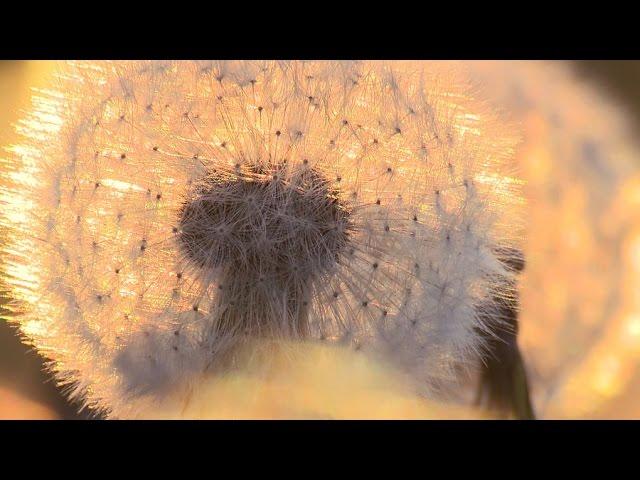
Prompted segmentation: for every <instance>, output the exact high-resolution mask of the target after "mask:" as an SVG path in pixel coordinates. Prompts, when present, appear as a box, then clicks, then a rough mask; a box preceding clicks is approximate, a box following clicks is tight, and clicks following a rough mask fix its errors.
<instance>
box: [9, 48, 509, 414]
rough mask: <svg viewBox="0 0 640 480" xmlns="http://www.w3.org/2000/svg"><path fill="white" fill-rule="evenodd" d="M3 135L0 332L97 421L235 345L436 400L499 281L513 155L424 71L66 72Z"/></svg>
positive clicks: (171, 68) (474, 337) (437, 68)
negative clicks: (10, 141) (307, 354)
mask: <svg viewBox="0 0 640 480" xmlns="http://www.w3.org/2000/svg"><path fill="white" fill-rule="evenodd" d="M19 130H20V132H21V133H23V134H24V141H23V144H22V145H21V146H18V147H14V149H13V153H12V155H11V156H10V158H9V159H8V160H6V164H7V168H8V170H9V172H10V173H9V176H10V179H9V181H8V182H7V183H6V185H3V186H2V190H1V193H0V194H1V200H2V202H3V205H5V206H6V208H5V212H3V215H2V225H3V227H4V228H5V229H6V230H7V232H8V238H9V239H8V242H7V244H6V246H5V247H4V252H5V255H6V257H7V261H6V262H5V265H4V281H5V282H6V283H7V284H8V287H9V288H10V289H11V291H12V293H13V296H14V298H15V302H14V309H15V310H16V313H17V315H16V317H15V318H16V320H17V321H18V322H19V324H20V325H21V328H22V332H23V333H24V334H25V335H26V336H27V337H28V338H29V339H30V341H32V342H33V343H34V344H35V345H36V346H37V348H38V349H39V350H40V351H41V352H42V353H43V354H45V355H47V356H49V357H50V358H51V359H52V361H53V363H52V368H53V369H54V370H55V371H56V372H57V375H58V379H59V380H60V381H61V382H62V383H67V384H68V385H69V389H70V394H71V396H72V397H76V398H81V399H82V400H83V401H84V402H85V403H86V404H87V405H89V406H91V407H95V408H98V409H103V410H105V411H108V412H109V413H110V414H111V415H112V416H116V417H126V416H131V415H134V414H135V413H136V412H138V411H139V410H140V408H143V406H144V405H149V404H150V403H153V402H154V401H159V399H162V397H163V396H165V395H166V394H167V392H169V391H170V392H173V393H175V392H184V395H185V398H189V392H191V391H193V389H195V388H197V385H198V383H199V381H200V380H201V379H202V378H203V375H208V374H210V373H215V372H227V371H228V370H229V369H233V365H234V361H233V358H234V352H235V351H236V350H237V349H236V346H237V345H239V344H242V343H243V342H244V341H245V339H247V338H269V339H275V340H278V339H283V340H284V339H286V340H292V339H293V340H305V341H311V342H313V341H320V342H324V343H329V344H331V345H335V346H336V347H345V348H351V349H353V350H354V351H357V352H358V353H359V354H362V355H370V356H374V357H376V358H378V359H381V360H382V361H384V362H387V363H389V364H392V365H393V366H394V368H398V369H399V370H400V371H403V372H405V373H406V374H407V375H408V376H409V377H411V378H412V379H413V380H414V383H415V385H416V389H417V390H419V391H420V392H421V393H431V392H435V391H436V390H437V389H438V388H439V385H440V384H442V383H444V382H446V381H450V380H451V378H452V376H453V372H454V369H455V368H457V367H458V366H459V365H460V364H461V363H464V361H465V359H466V358H467V357H469V356H470V355H472V354H474V353H475V352H477V351H478V350H480V349H481V347H482V345H481V342H482V340H481V338H480V336H479V335H478V334H477V333H476V328H477V327H478V326H480V327H482V322H483V321H484V320H483V319H486V318H489V317H487V315H484V313H487V311H490V310H491V309H492V308H493V307H492V305H491V302H488V301H487V299H488V298H490V297H491V296H492V295H493V292H494V291H495V287H496V285H497V284H499V283H500V284H503V283H504V284H505V285H506V284H507V283H508V282H503V281H502V280H501V279H503V278H505V277H508V276H509V275H511V272H510V271H509V269H508V268H506V267H505V264H504V263H503V262H502V261H501V260H500V258H499V255H498V253H496V248H497V247H509V246H514V245H515V244H517V242H518V234H517V233H516V232H517V229H514V228H513V225H514V220H516V219H517V215H516V210H517V206H518V204H519V202H520V200H519V196H518V187H519V182H518V181H517V180H514V178H515V177H514V176H513V172H512V169H511V163H510V159H511V157H512V153H513V149H514V145H515V142H514V138H513V137H512V136H511V135H510V134H509V133H508V132H506V131H505V129H504V127H503V126H502V125H501V124H500V123H499V122H498V121H497V120H496V119H495V118H494V116H493V115H492V114H491V112H490V111H488V110H487V109H486V108H485V107H484V106H483V105H482V103H480V102H478V101H476V100H475V99H474V98H473V95H471V93H469V90H468V89H467V88H466V87H465V82H464V80H462V77H461V76H460V75H459V74H458V73H457V72H449V71H448V70H447V69H446V68H445V66H444V65H441V64H439V63H438V62H425V63H417V64H416V63H409V64H401V63H397V64H396V63H391V64H385V63H382V62H271V61H257V62H247V61H239V62H226V61H222V62H217V61H216V62H190V61H179V62H169V61H167V62H164V61H163V62H158V61H151V62H95V63H93V62H69V63H68V64H66V65H64V66H63V67H62V68H61V70H60V73H59V75H58V77H57V79H56V85H55V86H52V89H51V90H49V91H46V92H41V93H39V94H38V95H36V96H35V98H34V107H33V110H32V112H31V113H30V114H29V115H28V116H27V117H26V118H25V120H24V121H23V122H22V123H21V124H20V126H19ZM501 282H502V283H501ZM510 294H511V292H510V290H509V288H505V289H504V295H505V296H508V295H510ZM478 309H482V312H479V311H478ZM480 313H482V315H481V314H480ZM185 401H186V400H185Z"/></svg>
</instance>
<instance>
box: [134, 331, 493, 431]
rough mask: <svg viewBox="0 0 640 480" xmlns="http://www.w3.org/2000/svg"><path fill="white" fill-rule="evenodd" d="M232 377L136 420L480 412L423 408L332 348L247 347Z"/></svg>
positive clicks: (381, 375) (367, 363) (385, 374)
mask: <svg viewBox="0 0 640 480" xmlns="http://www.w3.org/2000/svg"><path fill="white" fill-rule="evenodd" d="M236 365H239V369H238V370H236V371H234V372H233V373H230V374H227V375H223V376H219V375H212V376H211V377H209V378H205V379H203V380H201V381H198V382H197V386H195V388H194V390H193V391H192V392H189V393H185V394H184V395H180V396H179V398H177V399H175V400H174V401H169V402H167V403H166V404H165V405H164V406H163V407H157V408H151V409H149V410H146V411H145V412H144V414H143V415H141V416H140V418H147V419H149V418H154V419H480V418H488V417H489V416H488V415H484V414H482V412H479V411H474V410H471V409H469V408H466V407H456V406H451V405H440V404H437V403H433V402H427V401H425V400H422V399H421V398H419V397H417V396H416V395H414V394H413V393H412V391H411V389H410V388H409V386H408V385H406V384H404V383H403V382H402V380H401V379H400V376H399V375H398V374H396V373H395V372H393V371H392V370H390V369H389V368H386V367H383V366H381V365H379V364H377V363H376V362H374V361H373V360H371V358H369V357H367V356H365V355H362V354H359V353H357V352H351V351H348V350H346V349H339V348H336V347H326V346H320V345H309V344H284V343H279V344H275V343H271V342H269V343H267V342H252V343H251V344H248V345H247V346H246V347H245V349H244V354H240V355H239V357H238V360H237V362H236Z"/></svg>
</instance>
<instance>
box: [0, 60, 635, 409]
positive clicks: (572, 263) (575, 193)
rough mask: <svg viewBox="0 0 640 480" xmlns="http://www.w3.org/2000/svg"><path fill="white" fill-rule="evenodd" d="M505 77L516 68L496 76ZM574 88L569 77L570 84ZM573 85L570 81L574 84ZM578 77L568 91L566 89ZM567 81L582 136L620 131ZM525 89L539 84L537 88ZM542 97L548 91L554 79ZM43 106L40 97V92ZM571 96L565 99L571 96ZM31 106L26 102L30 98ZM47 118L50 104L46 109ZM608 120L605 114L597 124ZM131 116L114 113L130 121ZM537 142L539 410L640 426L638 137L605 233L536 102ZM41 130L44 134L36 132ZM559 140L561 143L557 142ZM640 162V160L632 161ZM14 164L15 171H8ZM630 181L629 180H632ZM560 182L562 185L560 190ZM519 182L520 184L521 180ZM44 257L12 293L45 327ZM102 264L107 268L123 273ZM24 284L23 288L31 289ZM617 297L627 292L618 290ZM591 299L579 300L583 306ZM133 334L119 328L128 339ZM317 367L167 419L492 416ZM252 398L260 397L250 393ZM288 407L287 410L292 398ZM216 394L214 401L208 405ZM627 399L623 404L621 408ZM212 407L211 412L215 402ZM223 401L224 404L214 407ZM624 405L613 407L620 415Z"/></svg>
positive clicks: (531, 230)
mask: <svg viewBox="0 0 640 480" xmlns="http://www.w3.org/2000/svg"><path fill="white" fill-rule="evenodd" d="M52 68H53V64H52V62H29V63H28V69H27V70H28V72H27V75H26V76H25V78H24V80H23V82H24V84H25V85H41V84H42V80H43V78H44V77H45V75H46V74H47V73H49V72H50V71H51V70H52ZM487 68H488V69H489V70H488V71H489V72H491V69H492V68H493V69H494V72H495V74H496V75H500V74H501V72H502V71H503V70H502V69H503V68H506V67H500V68H498V67H487ZM562 79H564V77H562ZM562 79H561V80H562ZM562 81H564V83H562ZM562 81H561V82H559V83H560V84H562V85H561V87H558V89H559V90H563V91H564V92H565V93H566V95H565V96H564V97H565V102H566V106H565V107H564V108H563V111H566V114H567V115H568V116H569V118H570V120H571V121H572V122H573V123H572V125H573V126H572V128H573V129H574V130H573V131H571V132H569V133H572V134H575V135H576V136H577V135H578V133H581V132H583V131H584V132H588V131H589V130H590V129H595V130H596V131H602V132H604V133H601V134H602V135H606V132H607V129H608V128H611V129H615V128H616V125H618V123H620V122H619V121H618V120H616V122H614V126H611V127H609V126H607V123H608V122H609V117H611V118H616V119H617V115H618V112H617V111H615V109H614V110H610V109H609V108H605V107H603V108H602V110H598V109H597V108H594V107H593V105H592V104H591V103H590V102H581V101H580V99H581V97H579V96H578V95H577V94H573V93H572V92H573V91H574V90H575V89H576V88H577V87H576V85H574V84H572V83H570V82H568V81H567V80H562ZM524 88H534V87H532V86H531V85H527V86H525V87H524ZM537 88H539V89H544V88H545V86H544V84H541V85H539V86H538V87H537ZM34 96H35V97H36V101H37V97H38V92H37V91H36V92H34ZM558 96H559V97H560V96H561V95H560V94H558ZM10 97H11V96H5V95H3V96H2V98H0V118H2V121H3V123H2V126H3V127H6V126H8V123H9V122H8V121H6V122H5V120H4V117H5V116H6V115H8V114H9V113H11V115H13V116H12V120H11V122H15V121H16V119H17V118H18V115H17V114H16V113H15V112H14V110H15V109H17V108H18V104H9V101H17V100H15V99H10ZM20 106H21V107H26V103H24V99H23V100H22V102H21V103H20ZM45 110H46V109H45ZM594 112H597V113H598V114H602V118H599V119H597V121H593V119H594V115H595V114H594ZM116 114H117V112H113V115H116ZM513 116H514V117H516V119H517V120H518V122H519V124H520V126H521V129H522V136H523V142H522V144H521V145H520V147H519V148H518V150H517V153H516V154H517V158H518V164H519V166H520V168H521V175H522V177H523V179H524V186H525V191H526V194H527V204H528V207H527V208H528V215H527V226H526V240H525V247H524V248H525V251H526V256H527V269H526V270H525V272H524V274H523V277H522V282H521V291H522V297H521V299H522V314H521V340H520V343H521V346H522V347H523V350H524V355H525V358H526V359H527V360H528V365H530V366H531V370H532V371H531V378H532V379H533V397H534V402H535V404H536V407H537V410H538V412H539V413H540V414H541V416H543V417H547V418H577V417H585V418H589V417H599V418H616V417H623V416H624V417H635V418H640V403H639V402H637V399H636V398H635V397H634V396H633V395H631V396H630V395H629V394H628V392H630V391H633V388H637V385H635V384H634V382H636V383H637V382H638V381H639V378H638V368H637V367H638V365H639V364H640V294H638V288H639V287H638V286H639V285H640V173H639V172H638V170H639V168H638V167H640V164H638V163H637V162H638V160H637V158H638V155H637V147H636V146H634V145H632V144H631V143H629V142H628V141H627V140H625V137H618V136H616V135H613V134H612V135H611V137H612V138H613V140H612V142H611V145H612V148H613V149H614V151H613V152H611V154H610V155H609V156H608V157H607V161H609V162H618V163H619V164H620V165H621V166H620V169H619V171H620V172H626V173H625V175H623V174H622V173H620V175H619V177H617V178H616V179H615V183H614V186H613V188H612V190H611V192H612V193H611V195H612V196H613V199H612V200H611V203H610V204H608V205H607V206H606V209H605V211H603V212H602V213H600V214H599V216H598V218H599V220H598V222H599V223H597V225H596V226H597V227H598V231H597V232H596V231H595V226H594V223H592V222H590V221H589V209H591V208H593V206H592V201H593V198H594V194H595V193H596V191H595V188H594V187H593V185H594V184H593V183H586V182H583V181H582V179H581V177H580V175H582V173H581V172H580V171H577V170H575V169H573V166H572V165H571V164H567V163H565V162H564V161H563V158H558V155H559V153H562V152H560V151H559V150H558V148H557V142H556V140H557V139H556V140H554V139H555V135H556V134H557V133H555V131H554V128H555V127H554V125H552V124H551V123H550V122H549V120H548V117H547V116H545V115H544V114H543V113H542V112H536V109H535V107H534V108H532V109H531V110H529V111H528V112H527V113H526V114H524V115H522V116H521V117H518V114H516V113H514V115H513ZM467 120H468V124H469V126H465V127H461V129H460V133H461V134H477V133H478V131H477V130H476V129H475V128H474V127H473V123H474V122H476V121H477V120H478V118H477V117H476V116H469V118H468V119H467ZM59 123H60V118H59V117H58V116H56V115H55V113H54V109H51V111H50V113H48V114H47V113H41V114H40V116H39V117H38V118H32V119H30V120H28V121H26V122H24V123H23V124H20V125H18V130H21V129H29V131H30V132H31V133H30V134H31V135H32V136H34V135H35V136H37V132H38V131H43V132H45V131H46V132H51V131H55V129H56V128H57V127H56V126H57V125H59ZM10 130H11V129H9V128H2V129H1V130H0V141H1V142H2V143H3V144H4V145H11V144H13V143H14V142H15V141H16V138H15V137H14V136H13V135H12V134H11V133H10ZM34 132H35V133H34ZM554 142H556V143H554ZM11 149H12V152H13V153H15V154H18V155H20V156H22V157H23V158H25V159H26V162H27V163H26V165H27V167H28V168H25V169H24V170H23V171H20V172H17V173H14V174H12V175H14V178H12V180H14V181H16V180H17V181H20V182H21V183H23V184H25V185H32V186H35V183H36V180H35V177H34V172H37V169H38V168H39V165H40V162H39V158H38V157H37V152H34V151H32V150H29V149H27V148H24V147H17V146H15V147H11ZM629 159H633V160H634V161H635V162H636V163H634V162H632V161H630V160H629ZM0 168H2V163H0ZM623 177H624V178H623ZM476 178H477V179H478V180H479V181H480V182H482V183H484V184H486V185H488V186H489V187H490V188H496V189H500V188H506V189H508V188H509V185H508V183H509V181H511V179H510V178H506V179H505V177H500V178H499V179H496V178H492V177H491V176H490V175H486V176H478V177H476ZM552 179H557V181H552ZM100 182H101V183H102V184H104V185H108V186H110V187H111V188H112V192H114V194H116V193H117V192H127V191H129V190H135V191H145V190H146V188H143V187H142V186H140V185H137V184H135V183H127V182H123V181H120V180H117V179H114V178H110V176H109V175H108V172H105V175H104V176H103V177H101V179H100ZM513 182H516V183H519V182H520V180H516V179H515V178H514V179H513ZM0 202H2V203H3V204H6V203H8V204H10V205H11V207H10V208H9V209H8V211H7V213H6V215H7V217H8V218H10V219H11V221H13V222H15V223H16V224H28V223H29V222H30V221H31V219H30V217H29V215H31V213H29V212H31V211H32V208H31V207H32V205H27V204H19V203H17V202H16V199H15V198H10V197H7V194H5V193H0ZM38 241H41V239H37V238H33V239H32V240H31V241H29V242H25V243H23V244H21V245H19V246H15V247H14V251H13V252H12V253H13V254H14V255H16V256H18V257H24V258H29V256H30V254H31V252H32V251H33V245H34V242H38ZM43 261H46V259H34V261H33V262H32V263H30V264H28V266H26V265H25V264H17V263H15V262H13V263H10V264H8V265H7V267H6V268H7V271H8V272H10V274H11V276H12V277H13V278H12V284H13V285H14V286H15V288H16V291H17V292H18V293H19V294H20V295H22V299H23V300H25V301H27V302H29V303H32V304H39V305H41V306H40V307H39V308H40V309H41V310H40V314H41V316H42V318H46V317H47V315H51V314H54V313H55V312H48V311H47V310H46V306H45V304H44V303H39V302H38V298H37V297H36V296H35V295H34V294H33V292H34V291H38V290H41V287H42V286H41V285H38V284H37V283H38V281H39V277H38V275H37V272H38V269H39V268H40V265H39V262H43ZM117 262H118V259H114V260H113V263H114V265H113V266H112V265H100V267H101V268H105V269H106V268H111V269H112V268H116V266H117ZM136 282H137V279H136V278H135V276H127V275H123V280H122V283H121V285H120V289H119V293H120V295H122V296H123V297H131V298H133V297H135V295H136V293H135V292H136V290H137V286H136ZM21 287H23V288H21ZM612 290H616V291H617V294H616V295H612V293H611V292H612ZM578 297H579V302H577V301H576V298H578ZM43 328H46V327H45V326H44V324H43V323H42V322H38V321H31V322H28V323H27V324H26V325H25V326H24V329H25V331H26V332H27V333H32V334H35V335H37V334H38V332H39V331H41V329H43ZM120 328H121V327H119V326H115V327H114V332H113V333H114V335H115V334H119V333H120V330H119V329H120ZM302 357H303V358H305V361H304V362H303V363H302V364H299V365H298V367H297V368H296V370H287V369H284V368H283V369H282V370H277V373H273V372H272V373H271V374H267V373H265V372H261V373H256V368H257V367H256V364H255V362H256V361H257V360H256V359H258V358H259V355H258V356H256V357H255V358H254V359H253V360H251V359H250V360H248V366H247V369H246V371H245V372H244V373H242V374H239V375H237V376H234V377H225V378H222V379H206V380H203V382H204V384H205V385H206V387H205V388H203V392H206V394H204V393H203V394H202V395H201V396H199V397H198V398H193V399H192V402H191V403H190V404H189V405H186V406H183V407H181V408H182V410H180V409H176V407H175V405H168V406H166V410H165V411H164V413H163V412H162V411H161V412H160V413H159V414H158V415H157V416H160V417H165V418H166V417H171V418H175V417H176V416H178V415H176V413H175V412H176V411H181V412H182V415H184V416H185V417H195V416H199V417H203V418H229V417H231V418H233V417H250V418H274V417H275V418H278V417H286V418H290V417H291V416H294V417H297V418H315V417H316V416H326V415H327V412H328V415H329V416H330V417H332V418H444V417H446V418H481V417H487V416H490V415H489V414H488V413H482V412H473V411H471V410H468V411H467V410H459V409H456V408H452V409H450V408H446V409H445V408H444V407H442V406H438V405H432V404H429V403H427V402H425V401H423V400H422V399H418V398H415V397H412V396H411V395H410V394H409V393H406V392H407V390H406V389H405V387H404V386H403V385H401V384H399V383H398V376H397V375H395V374H393V373H390V372H388V371H386V370H384V369H382V367H379V366H378V365H374V364H364V363H361V362H362V360H358V359H356V358H352V357H350V356H348V355H347V354H343V353H336V352H335V351H330V350H323V349H318V350H315V349H314V350H309V351H308V352H306V353H305V355H303V356H302ZM247 392H251V394H247ZM283 397H287V402H288V404H287V405H286V406H283V402H282V398H283ZM204 398H207V402H205V401H204V400H203V399H204ZM614 400H615V402H614ZM208 402H210V403H208ZM211 405H215V408H213V407H212V406H211ZM612 405H613V406H612ZM0 417H4V418H54V414H53V413H52V412H50V411H49V410H48V409H46V408H45V407H42V406H40V405H37V404H35V403H33V404H32V403H30V402H29V401H27V400H25V399H23V398H21V397H19V396H17V394H15V393H14V392H12V391H10V390H8V389H3V390H0Z"/></svg>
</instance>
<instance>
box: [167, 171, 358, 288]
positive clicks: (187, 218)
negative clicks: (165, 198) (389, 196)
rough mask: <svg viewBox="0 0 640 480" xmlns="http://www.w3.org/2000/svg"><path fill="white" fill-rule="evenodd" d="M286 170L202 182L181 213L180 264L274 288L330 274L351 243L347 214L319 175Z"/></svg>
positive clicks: (208, 178)
mask: <svg viewBox="0 0 640 480" xmlns="http://www.w3.org/2000/svg"><path fill="white" fill-rule="evenodd" d="M284 170H285V168H284V166H280V167H273V168H270V169H265V168H260V169H256V172H257V173H255V174H251V175H244V174H237V175H234V176H231V177H226V178H223V177H221V176H220V175H218V174H211V175H209V176H207V177H205V178H204V180H203V181H202V182H200V183H199V186H198V187H197V188H196V189H195V191H194V193H193V195H191V198H190V200H189V201H187V202H185V204H184V205H183V207H182V209H181V211H180V216H179V223H180V235H179V243H180V248H181V250H182V252H183V254H184V255H185V256H186V258H187V259H188V260H189V261H190V262H191V263H192V264H193V265H194V266H196V267H197V268H200V269H205V270H216V269H220V268H222V269H223V270H225V271H228V272H229V273H230V275H232V276H233V277H234V280H233V281H234V283H237V282H246V283H247V284H253V283H255V282H256V281H257V280H259V279H262V282H261V283H268V282H271V284H270V285H272V286H273V287H277V286H282V285H285V284H286V285H290V286H291V285H293V286H295V288H298V287H300V288H301V286H302V285H303V284H308V283H309V282H312V281H313V280H314V279H315V278H317V276H318V275H321V274H322V273H324V272H327V271H328V270H330V269H331V268H332V267H333V266H334V265H335V263H336V260H337V257H338V255H339V254H340V252H341V251H342V250H343V249H344V247H345V245H346V244H347V243H348V240H349V229H350V222H349V212H348V210H347V209H346V208H345V207H344V206H343V205H342V204H341V202H340V201H339V199H338V196H337V194H338V192H337V191H336V190H334V189H332V188H331V185H330V184H329V182H328V181H327V180H326V178H325V177H324V176H323V175H322V174H321V173H319V172H317V171H316V170H314V169H310V168H307V167H306V166H305V167H301V168H300V169H298V170H295V169H290V170H289V171H288V172H285V171H284ZM228 281H229V280H226V282H228Z"/></svg>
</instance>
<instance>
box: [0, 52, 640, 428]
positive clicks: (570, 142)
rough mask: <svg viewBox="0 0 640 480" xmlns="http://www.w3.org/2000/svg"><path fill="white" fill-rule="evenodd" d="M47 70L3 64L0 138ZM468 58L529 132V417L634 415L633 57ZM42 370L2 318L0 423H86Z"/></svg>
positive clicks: (638, 125)
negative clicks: (531, 410) (560, 59)
mask: <svg viewBox="0 0 640 480" xmlns="http://www.w3.org/2000/svg"><path fill="white" fill-rule="evenodd" d="M54 66H55V64H54V62H42V61H20V62H17V61H0V146H6V145H10V144H12V143H14V142H16V140H17V139H16V136H15V134H14V129H13V124H14V123H15V122H16V121H17V120H18V119H19V117H20V116H21V115H22V112H23V111H24V110H25V109H27V108H28V107H29V101H30V96H31V92H32V89H33V88H41V87H43V86H44V85H45V84H46V81H47V76H48V75H49V74H50V73H51V72H52V70H53V69H54ZM470 66H471V67H470V70H471V73H472V75H473V76H474V80H475V81H476V83H477V84H478V85H479V87H480V88H481V89H482V90H483V91H485V92H486V94H487V96H488V98H490V99H491V101H492V102H493V103H494V104H495V106H496V107H497V108H498V109H500V110H502V111H503V112H504V114H505V116H506V117H507V118H508V119H510V120H511V121H513V123H515V124H516V125H517V126H518V128H520V129H521V131H522V136H523V142H522V144H521V146H520V148H519V150H518V154H517V156H518V159H517V160H518V163H519V166H520V169H521V172H522V173H521V174H522V176H523V177H524V179H525V181H526V182H527V187H526V195H527V199H528V206H527V208H528V212H527V221H528V227H527V236H526V241H525V244H526V245H525V247H524V249H525V255H526V258H527V266H526V268H525V271H524V273H523V275H522V279H521V280H522V284H521V305H522V312H521V315H520V338H519V343H520V346H521V349H522V351H523V356H524V359H525V365H526V368H527V372H528V376H529V380H530V387H531V397H532V401H533V404H534V408H535V410H536V413H537V415H538V417H539V418H640V401H638V399H640V368H639V367H640V292H637V290H638V285H639V284H640V146H638V145H636V140H635V138H636V137H638V136H640V135H639V134H640V61H580V62H549V63H540V62H520V63H515V62H471V63H470ZM4 154H5V152H2V155H4ZM0 175H2V172H1V171H0ZM0 233H1V232H0ZM0 241H2V239H1V238H0ZM0 261H2V259H1V258H0ZM0 294H1V295H2V297H0V308H2V302H3V299H4V297H5V294H6V292H0ZM0 313H1V312H0ZM43 368H44V365H43V359H42V358H40V357H39V356H38V355H37V354H36V353H34V352H33V351H32V350H31V349H30V348H29V347H28V346H26V345H23V344H21V342H20V339H19V337H18V336H17V335H16V331H15V328H14V327H13V326H10V325H8V324H6V323H5V322H4V321H2V320H0V418H4V419H11V418H15V419H18V418H31V419H36V418H37V419H56V418H59V419H74V418H90V417H91V415H90V414H89V413H87V412H81V413H77V409H78V408H77V407H78V406H77V405H72V404H69V403H68V402H66V401H65V399H64V396H63V394H62V393H61V392H60V391H59V390H58V389H57V388H56V386H55V385H54V384H53V382H52V380H51V379H50V377H49V376H48V375H47V374H45V373H43Z"/></svg>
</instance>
